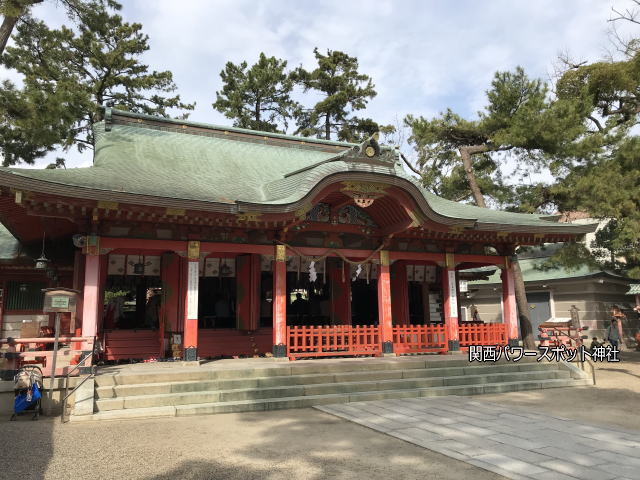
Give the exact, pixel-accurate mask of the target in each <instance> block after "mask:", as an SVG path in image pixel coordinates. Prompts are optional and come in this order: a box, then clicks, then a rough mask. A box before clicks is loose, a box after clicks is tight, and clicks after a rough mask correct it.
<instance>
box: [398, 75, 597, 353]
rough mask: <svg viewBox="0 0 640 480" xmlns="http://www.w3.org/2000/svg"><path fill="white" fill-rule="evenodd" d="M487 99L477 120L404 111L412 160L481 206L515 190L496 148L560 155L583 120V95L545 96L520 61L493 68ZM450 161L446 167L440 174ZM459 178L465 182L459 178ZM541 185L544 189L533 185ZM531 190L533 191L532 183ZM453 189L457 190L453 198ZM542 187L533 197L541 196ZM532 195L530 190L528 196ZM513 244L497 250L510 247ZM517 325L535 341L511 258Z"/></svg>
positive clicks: (535, 159)
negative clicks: (509, 68)
mask: <svg viewBox="0 0 640 480" xmlns="http://www.w3.org/2000/svg"><path fill="white" fill-rule="evenodd" d="M486 94H487V105H486V107H485V109H484V110H483V111H482V112H480V113H479V115H478V118H477V119H475V120H466V119H464V118H462V117H461V116H459V115H457V114H456V113H454V112H452V111H451V110H447V111H446V112H444V113H442V114H441V115H439V116H438V117H436V118H433V119H425V118H423V117H419V118H416V117H413V116H408V117H407V118H406V120H405V121H406V123H407V125H408V126H410V127H411V129H412V137H411V139H410V140H411V142H412V143H413V144H414V145H415V146H416V149H417V151H418V165H419V167H421V169H422V170H423V171H424V172H425V174H424V177H423V181H425V183H426V184H427V183H428V182H430V181H431V179H432V178H433V177H436V178H439V179H440V188H441V192H439V193H440V194H444V195H445V196H448V197H449V198H452V199H456V200H460V199H466V198H467V197H471V198H472V199H473V201H474V202H475V204H476V205H478V206H479V207H487V201H486V199H485V196H490V197H491V198H492V199H493V200H494V201H495V202H496V203H498V204H501V203H505V202H511V203H512V207H513V206H514V205H513V204H514V202H516V198H515V196H514V195H513V193H514V192H513V190H511V189H510V188H509V187H507V186H506V185H505V184H504V183H503V182H502V178H501V176H500V169H499V165H498V160H497V159H496V158H495V157H494V156H495V155H496V154H497V153H498V152H507V151H508V152H511V153H512V154H514V155H517V157H518V159H519V161H520V162H521V163H522V164H523V165H525V164H529V165H536V164H539V163H541V162H543V160H544V159H545V158H547V157H548V156H556V155H557V156H561V155H564V154H565V153H566V152H565V151H564V148H565V146H566V145H567V143H568V142H571V141H572V140H574V139H576V138H579V137H580V135H581V134H582V133H583V130H584V127H583V124H582V121H581V120H582V118H583V115H584V112H585V103H584V102H580V101H576V100H575V99H571V100H567V101H551V100H550V99H549V97H548V91H547V87H546V85H545V84H543V83H542V82H541V81H539V80H535V79H533V80H532V79H529V77H528V76H527V75H526V73H525V72H524V70H523V69H522V68H517V69H516V70H515V71H514V72H497V73H496V74H495V76H494V79H493V82H492V84H491V88H490V89H489V90H488V91H487V92H486ZM445 168H446V169H448V170H449V171H450V172H451V173H452V175H451V176H450V177H448V178H446V177H444V176H443V175H442V172H443V171H446V170H445ZM463 178H464V180H465V181H464V182H463V181H462V179H463ZM539 190H540V192H539V193H541V194H542V193H544V189H539ZM528 193H529V195H533V194H535V193H537V191H536V189H530V190H529V191H528ZM456 197H457V198H456ZM544 198H545V195H544V194H542V195H541V197H540V198H538V199H537V200H534V203H535V202H536V201H537V202H538V203H539V204H538V205H537V207H540V206H542V205H543V204H544V203H545V200H542V201H541V199H544ZM528 201H529V202H531V201H532V199H531V198H529V200H528ZM513 253H515V252H503V254H505V255H508V254H509V255H510V254H513ZM513 268H514V277H515V289H516V300H517V304H518V310H519V318H520V331H521V334H522V338H523V341H524V345H525V347H527V348H535V344H534V339H533V331H532V328H531V322H530V319H529V308H528V303H527V299H526V291H525V287H524V280H523V278H522V272H521V271H520V266H519V264H518V262H517V261H514V262H513Z"/></svg>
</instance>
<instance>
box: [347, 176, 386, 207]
mask: <svg viewBox="0 0 640 480" xmlns="http://www.w3.org/2000/svg"><path fill="white" fill-rule="evenodd" d="M342 185H343V187H342V188H341V189H340V190H341V191H342V192H343V193H344V194H345V195H349V196H350V197H351V198H353V200H354V202H355V204H356V205H357V206H359V207H362V208H367V207H370V206H371V205H372V204H373V202H374V201H375V200H376V199H377V198H380V197H382V196H383V195H384V194H385V193H386V190H387V188H388V187H387V185H384V184H381V183H365V182H342Z"/></svg>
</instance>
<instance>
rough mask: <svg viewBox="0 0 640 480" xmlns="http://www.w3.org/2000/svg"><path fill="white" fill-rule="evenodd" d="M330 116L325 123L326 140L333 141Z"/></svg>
mask: <svg viewBox="0 0 640 480" xmlns="http://www.w3.org/2000/svg"><path fill="white" fill-rule="evenodd" d="M329 120H330V118H329V114H328V113H327V116H326V119H325V122H324V138H325V140H331V122H329Z"/></svg>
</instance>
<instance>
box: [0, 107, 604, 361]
mask: <svg viewBox="0 0 640 480" xmlns="http://www.w3.org/2000/svg"><path fill="white" fill-rule="evenodd" d="M95 143H96V146H95V154H94V162H93V166H91V167H87V168H69V169H53V170H51V169H41V170H39V169H20V168H0V193H1V195H0V222H1V223H2V224H3V225H4V226H5V227H6V228H7V230H8V231H9V232H10V233H11V234H12V235H13V236H14V237H15V238H16V239H17V240H18V241H19V242H20V244H21V245H22V246H23V250H24V252H26V254H28V255H29V256H30V257H31V258H36V257H37V256H38V255H39V254H40V250H41V248H42V246H43V237H44V249H43V251H45V252H46V256H47V260H49V264H48V266H47V268H46V269H44V270H36V269H35V268H34V265H33V262H32V261H31V262H26V261H25V260H24V258H22V259H21V260H20V261H15V262H9V263H7V262H5V263H2V264H0V282H2V285H3V292H4V296H3V298H4V303H3V312H1V314H0V318H1V319H7V318H10V317H11V318H13V317H12V316H20V315H22V316H23V317H24V316H29V315H31V316H34V318H35V317H38V318H39V319H40V327H43V326H44V325H45V324H46V323H47V316H46V315H44V316H43V312H42V306H41V304H39V303H38V298H37V295H36V293H34V292H36V290H38V288H40V287H43V288H44V287H54V286H61V287H68V288H73V289H76V290H79V291H80V292H82V293H81V299H80V303H79V308H78V311H77V313H76V314H75V315H74V316H73V318H66V319H65V320H64V321H63V332H62V334H63V336H65V335H66V336H67V337H68V340H69V342H71V343H72V344H73V345H75V347H76V348H77V349H78V350H79V351H88V350H91V345H92V343H93V342H94V339H99V340H100V341H101V343H102V345H103V346H104V353H103V355H104V359H105V360H113V361H117V360H130V359H139V360H144V359H152V358H156V359H157V358H167V357H179V358H183V359H185V360H195V359H197V358H213V357H220V356H241V355H247V356H252V355H261V354H270V355H274V356H276V357H290V358H292V359H294V358H304V357H324V356H332V357H334V356H354V355H372V356H380V355H383V354H392V353H394V354H398V355H399V354H407V353H423V352H437V353H442V352H447V351H452V350H459V349H464V348H467V347H468V346H469V345H479V344H486V345H489V344H491V345H496V344H497V345H507V344H512V345H513V344H516V343H517V342H518V325H517V312H516V303H515V295H514V277H513V266H512V262H511V258H512V257H513V255H514V251H515V248H516V246H519V245H541V244H544V243H552V242H567V241H572V240H575V239H577V238H579V237H580V236H582V235H583V234H584V233H587V232H591V231H593V230H594V228H595V226H592V225H573V224H566V223H558V222H557V221H556V219H555V218H553V217H545V216H542V215H528V214H517V213H510V212H502V211H495V210H490V209H483V208H478V207H475V206H471V205H466V204H460V203H455V202H451V201H448V200H444V199H442V198H439V197H437V196H435V195H433V194H431V193H429V192H428V191H427V190H426V189H425V188H423V187H422V186H421V184H420V182H419V181H418V180H417V179H416V178H414V177H412V176H409V175H408V174H407V173H406V172H405V171H404V169H403V167H402V164H401V160H400V157H399V152H398V151H397V150H396V149H394V148H391V147H386V146H380V145H379V144H378V143H377V141H376V139H375V137H372V138H371V139H369V140H367V141H365V142H364V143H362V144H351V143H344V142H334V141H325V140H317V139H311V138H302V137H293V136H288V135H280V134H273V133H264V132H256V131H250V130H243V129H238V128H230V127H217V126H211V125H203V124H198V123H193V122H187V121H179V120H170V119H165V118H157V117H152V116H147V115H141V114H134V113H128V112H122V111H117V110H112V109H110V108H107V109H106V111H105V120H104V121H103V122H101V123H98V124H97V125H96V126H95ZM478 267H491V268H489V271H491V272H493V271H495V270H496V269H500V270H501V278H502V319H503V321H502V323H482V322H481V321H474V320H473V318H465V319H463V318H461V317H462V315H461V313H462V312H461V308H460V301H459V295H460V293H459V288H458V287H459V282H460V280H464V279H467V278H468V279H472V278H476V277H474V275H475V276H477V275H478V273H477V270H476V273H470V272H468V270H470V269H477V268H478ZM25 285H26V287H25ZM25 294H28V297H29V298H28V299H24V298H22V297H21V295H22V296H24V295H25ZM21 298H22V299H21ZM16 318H17V317H16ZM5 322H7V320H5ZM8 325H9V324H8V323H7V324H6V325H5V327H6V328H4V329H3V330H2V332H3V335H2V336H5V337H6V336H9V335H7V332H8V330H7V328H8V327H7V326H8ZM49 325H51V323H49ZM12 332H13V331H11V332H9V333H12ZM14 336H19V335H14ZM71 338H73V340H71ZM3 342H5V343H6V338H5V339H4V340H3Z"/></svg>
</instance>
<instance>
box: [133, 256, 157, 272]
mask: <svg viewBox="0 0 640 480" xmlns="http://www.w3.org/2000/svg"><path fill="white" fill-rule="evenodd" d="M127 263H128V264H129V265H131V266H132V267H133V274H134V275H144V270H145V268H147V267H148V266H149V265H151V262H146V263H145V261H144V257H143V256H142V255H138V261H137V262H136V263H133V262H131V261H129V262H127Z"/></svg>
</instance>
